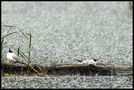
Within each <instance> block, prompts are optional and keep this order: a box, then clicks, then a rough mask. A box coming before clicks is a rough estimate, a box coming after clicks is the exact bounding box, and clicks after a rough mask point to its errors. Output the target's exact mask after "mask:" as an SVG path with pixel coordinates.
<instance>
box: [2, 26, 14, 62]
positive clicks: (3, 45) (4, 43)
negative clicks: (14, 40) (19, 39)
mask: <svg viewBox="0 0 134 90" xmlns="http://www.w3.org/2000/svg"><path fill="white" fill-rule="evenodd" d="M2 26H3V27H9V30H8V31H7V34H5V35H3V36H2V37H1V61H2V63H3V62H4V59H5V58H4V54H3V49H4V48H6V47H7V46H6V45H7V42H6V41H5V38H6V37H8V36H10V35H12V34H14V33H17V32H10V30H11V29H12V28H13V27H14V26H10V25H2Z"/></svg>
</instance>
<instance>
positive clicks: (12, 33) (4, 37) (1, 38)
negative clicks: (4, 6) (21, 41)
mask: <svg viewBox="0 0 134 90" xmlns="http://www.w3.org/2000/svg"><path fill="white" fill-rule="evenodd" d="M14 33H17V32H11V33H9V34H7V35H5V36H3V37H2V38H1V39H4V38H5V37H7V36H9V35H12V34H14Z"/></svg>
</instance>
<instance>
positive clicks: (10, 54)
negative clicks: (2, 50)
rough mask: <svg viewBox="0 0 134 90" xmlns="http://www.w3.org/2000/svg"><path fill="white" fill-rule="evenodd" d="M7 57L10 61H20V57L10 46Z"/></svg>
mask: <svg viewBox="0 0 134 90" xmlns="http://www.w3.org/2000/svg"><path fill="white" fill-rule="evenodd" d="M7 59H8V60H9V63H17V62H20V61H19V57H18V56H17V55H16V54H15V53H13V51H11V50H10V48H9V51H8V53H7Z"/></svg>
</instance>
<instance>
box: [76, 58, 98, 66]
mask: <svg viewBox="0 0 134 90" xmlns="http://www.w3.org/2000/svg"><path fill="white" fill-rule="evenodd" d="M97 60H98V59H90V60H83V61H81V60H76V61H79V62H80V64H83V65H90V64H92V65H96V64H97V62H96V61H97Z"/></svg>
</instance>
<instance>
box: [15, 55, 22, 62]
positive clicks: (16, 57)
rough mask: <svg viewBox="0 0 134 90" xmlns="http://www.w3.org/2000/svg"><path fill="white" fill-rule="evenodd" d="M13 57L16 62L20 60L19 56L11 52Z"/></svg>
mask: <svg viewBox="0 0 134 90" xmlns="http://www.w3.org/2000/svg"><path fill="white" fill-rule="evenodd" d="M13 59H15V60H16V61H17V62H21V61H20V58H19V57H18V56H17V55H16V54H13Z"/></svg>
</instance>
